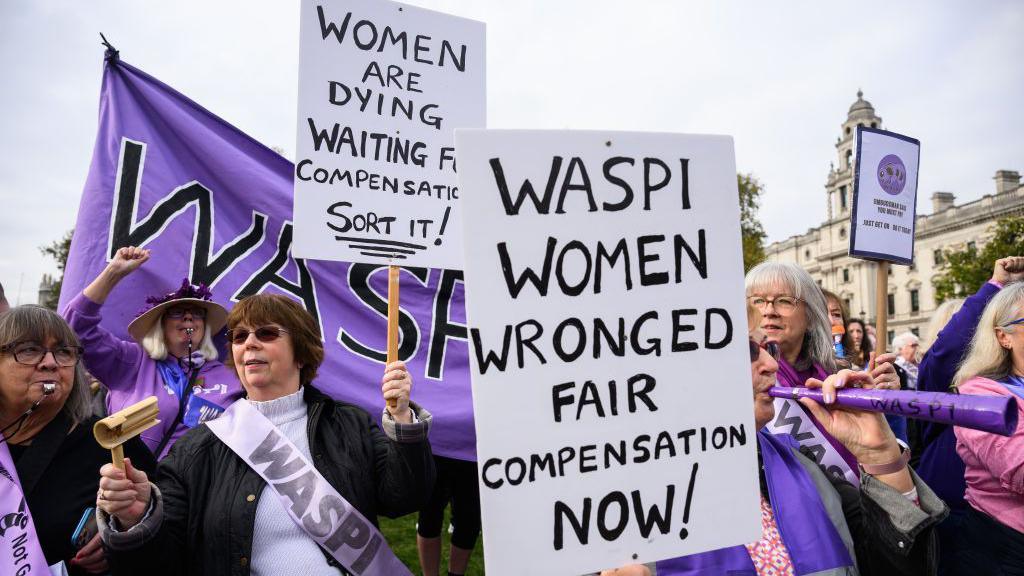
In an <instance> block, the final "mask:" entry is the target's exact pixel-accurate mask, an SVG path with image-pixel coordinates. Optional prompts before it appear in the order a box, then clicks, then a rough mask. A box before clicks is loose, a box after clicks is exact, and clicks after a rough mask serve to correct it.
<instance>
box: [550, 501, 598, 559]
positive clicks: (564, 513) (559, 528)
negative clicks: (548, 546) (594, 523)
mask: <svg viewBox="0 0 1024 576" xmlns="http://www.w3.org/2000/svg"><path fill="white" fill-rule="evenodd" d="M591 507H592V502H591V500H590V498H584V499H583V510H582V511H581V513H580V515H581V516H582V517H583V519H582V520H581V519H580V518H579V517H578V516H576V513H575V512H573V510H572V508H570V507H569V505H568V504H566V503H565V502H562V501H560V500H556V501H555V541H554V547H555V550H561V549H562V546H564V542H563V534H562V533H563V531H564V528H563V523H564V522H566V521H567V522H568V523H569V525H570V526H571V527H572V531H573V533H574V534H575V535H576V540H577V541H578V542H579V543H580V544H584V545H586V543H587V542H588V541H589V540H590V509H591Z"/></svg>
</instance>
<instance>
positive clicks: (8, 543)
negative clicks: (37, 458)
mask: <svg viewBox="0 0 1024 576" xmlns="http://www.w3.org/2000/svg"><path fill="white" fill-rule="evenodd" d="M0 567H6V568H5V569H9V570H10V572H4V574H49V573H50V568H49V567H48V566H47V564H46V556H44V555H43V551H42V549H41V548H40V547H39V537H38V536H36V527H35V525H34V524H33V523H32V516H31V515H30V513H29V509H28V504H27V503H26V502H25V494H23V493H22V491H21V482H19V481H18V471H17V470H16V469H15V468H14V460H13V459H11V452H10V451H9V450H8V449H7V442H4V441H0Z"/></svg>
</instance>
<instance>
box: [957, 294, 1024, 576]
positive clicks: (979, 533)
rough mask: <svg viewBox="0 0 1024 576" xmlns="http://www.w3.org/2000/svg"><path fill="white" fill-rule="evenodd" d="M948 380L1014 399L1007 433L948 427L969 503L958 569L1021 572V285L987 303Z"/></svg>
mask: <svg viewBox="0 0 1024 576" xmlns="http://www.w3.org/2000/svg"><path fill="white" fill-rule="evenodd" d="M953 384H954V386H956V389H957V390H958V391H959V392H960V393H961V394H980V395H987V396H1010V397H1012V398H1014V399H1016V400H1017V410H1018V413H1019V414H1018V424H1017V429H1016V431H1015V432H1014V433H1013V435H1011V436H1009V437H1006V436H999V435H996V434H990V433H986V432H981V431H977V430H969V429H966V428H959V427H954V429H953V432H954V434H956V451H957V454H959V455H960V458H961V459H962V460H963V462H964V465H965V468H966V470H965V472H964V480H965V481H966V483H967V491H966V493H965V494H964V499H965V500H966V501H967V504H968V507H967V512H966V516H965V518H964V520H963V521H962V524H961V526H960V529H959V533H960V541H959V546H958V548H959V550H958V551H957V562H958V564H959V569H960V572H959V573H962V574H992V575H996V576H999V575H1003V574H1024V283H1020V282H1017V283H1015V284H1012V285H1010V286H1007V287H1005V288H1003V289H1002V290H1000V291H999V293H998V294H996V295H995V297H993V298H992V300H990V301H989V303H988V305H987V306H986V307H985V311H984V312H983V313H982V315H981V319H980V320H979V321H978V327H977V329H976V330H975V332H974V337H973V339H972V340H971V345H970V348H969V351H968V353H967V355H966V357H965V358H964V360H963V363H962V364H961V365H960V369H959V371H957V373H956V376H955V377H954V379H953Z"/></svg>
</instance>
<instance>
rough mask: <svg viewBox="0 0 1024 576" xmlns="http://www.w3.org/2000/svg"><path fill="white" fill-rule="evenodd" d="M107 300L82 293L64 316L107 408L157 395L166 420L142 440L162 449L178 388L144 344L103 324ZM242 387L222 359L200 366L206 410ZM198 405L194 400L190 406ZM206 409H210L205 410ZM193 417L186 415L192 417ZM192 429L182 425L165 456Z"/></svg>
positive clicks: (198, 387) (196, 395) (225, 402)
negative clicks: (102, 310) (104, 393)
mask: <svg viewBox="0 0 1024 576" xmlns="http://www.w3.org/2000/svg"><path fill="white" fill-rule="evenodd" d="M101 307H102V305H101V304H97V303H95V302H93V301H92V300H89V299H88V298H86V297H85V295H84V294H79V295H78V296H76V297H75V298H74V299H73V300H72V301H71V302H70V303H69V304H68V306H67V308H65V310H64V319H65V320H67V321H68V324H70V325H71V329H72V330H74V331H75V334H78V338H79V339H81V341H82V346H83V347H84V348H85V355H84V357H83V360H84V361H85V367H86V369H87V370H89V372H91V373H92V375H93V376H95V377H96V378H98V379H99V381H100V382H102V383H103V384H104V386H106V387H107V390H108V392H107V411H108V412H109V413H113V412H116V411H118V410H121V409H122V408H124V407H126V406H131V405H132V404H134V403H136V402H138V401H140V400H142V399H144V398H146V397H148V396H156V399H157V406H158V407H159V410H160V423H159V424H157V425H156V426H154V427H152V428H150V429H149V430H146V431H145V432H143V433H142V434H141V437H142V441H143V442H144V443H145V444H146V446H147V447H149V449H150V450H154V451H155V450H156V448H157V447H158V446H159V445H160V441H161V440H162V439H163V437H164V434H166V432H167V429H168V428H169V427H170V426H171V424H172V423H173V422H174V420H175V419H176V417H177V415H178V398H177V396H176V395H175V394H174V391H173V390H172V389H171V388H170V387H169V386H166V385H165V384H164V380H163V378H162V377H161V376H160V373H159V371H158V370H157V363H156V362H155V361H154V360H153V359H151V358H150V357H149V356H148V355H147V354H146V351H145V350H143V348H142V346H141V345H139V344H137V343H135V342H129V341H125V340H121V339H120V338H118V337H116V336H114V335H113V334H111V333H110V332H108V331H107V330H106V329H105V328H103V327H102V326H100V321H101V319H102V318H101V316H100V308H101ZM242 393H243V390H242V386H241V385H240V384H239V383H238V377H237V376H236V375H235V373H234V372H232V371H231V370H229V369H228V368H227V367H225V366H224V365H223V364H221V363H220V362H217V361H216V360H211V361H207V362H206V364H204V365H203V366H202V367H201V368H200V369H199V376H198V378H197V380H196V383H195V386H194V387H193V399H194V400H196V402H195V403H193V404H195V407H197V409H202V410H203V411H204V413H210V412H214V413H219V412H217V410H212V411H211V410H210V409H209V408H211V406H210V404H209V403H212V404H213V405H215V406H219V407H220V408H221V409H223V408H227V407H228V406H229V405H230V404H231V403H232V402H234V401H235V400H237V399H239V398H241V397H242ZM190 405H192V404H190ZM203 407H205V408H203ZM187 419H188V418H186V420H187ZM188 430H189V426H187V425H185V424H184V423H181V424H178V426H177V428H176V429H175V430H174V433H173V434H172V435H171V441H170V442H168V443H167V447H166V448H165V449H164V450H163V453H162V454H157V455H156V456H157V458H158V459H160V458H163V457H164V456H165V455H166V454H167V451H168V450H170V448H171V446H172V445H173V444H174V442H176V441H177V440H178V438H180V437H181V435H182V434H184V433H185V432H187V431H188Z"/></svg>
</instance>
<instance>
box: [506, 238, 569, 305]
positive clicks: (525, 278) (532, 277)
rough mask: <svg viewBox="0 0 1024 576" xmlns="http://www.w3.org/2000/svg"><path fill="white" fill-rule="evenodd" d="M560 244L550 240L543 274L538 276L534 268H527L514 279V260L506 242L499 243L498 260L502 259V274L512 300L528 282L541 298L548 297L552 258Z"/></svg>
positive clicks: (552, 239)
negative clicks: (556, 246)
mask: <svg viewBox="0 0 1024 576" xmlns="http://www.w3.org/2000/svg"><path fill="white" fill-rule="evenodd" d="M557 243H558V241H557V240H555V239H554V238H548V242H547V251H546V252H545V256H544V267H543V268H542V269H541V273H540V275H539V276H538V275H537V273H536V272H534V271H533V269H532V268H530V267H528V266H527V267H526V268H524V269H523V273H522V274H520V275H519V278H514V277H513V272H512V259H511V258H509V255H508V245H507V244H506V243H505V242H499V243H498V245H497V249H498V258H500V259H501V272H502V274H503V275H504V278H505V285H506V286H507V287H508V293H509V295H510V296H512V298H517V297H518V296H519V293H520V292H521V291H522V290H523V287H525V286H526V283H527V282H530V283H531V284H533V286H534V287H535V288H536V289H537V292H539V293H540V295H541V296H547V293H548V281H549V280H550V278H551V256H552V255H553V254H554V252H555V245H556V244H557Z"/></svg>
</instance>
